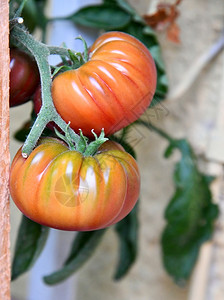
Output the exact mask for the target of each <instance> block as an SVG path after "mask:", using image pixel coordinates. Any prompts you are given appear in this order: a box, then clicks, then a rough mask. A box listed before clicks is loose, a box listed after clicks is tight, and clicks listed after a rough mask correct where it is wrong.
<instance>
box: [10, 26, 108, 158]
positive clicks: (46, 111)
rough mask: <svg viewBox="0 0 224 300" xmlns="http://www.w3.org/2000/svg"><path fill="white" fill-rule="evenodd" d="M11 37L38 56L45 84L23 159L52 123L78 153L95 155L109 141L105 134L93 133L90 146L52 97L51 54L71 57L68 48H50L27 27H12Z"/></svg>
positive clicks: (42, 82)
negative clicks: (65, 118) (57, 107)
mask: <svg viewBox="0 0 224 300" xmlns="http://www.w3.org/2000/svg"><path fill="white" fill-rule="evenodd" d="M11 37H12V38H13V39H14V40H15V41H16V42H17V43H18V44H20V45H21V44H22V45H23V46H24V47H25V48H26V49H27V50H28V51H29V52H31V54H32V55H33V56H34V58H35V60H36V63H37V65H38V68H39V73H40V81H41V95H42V107H41V110H40V112H39V114H38V116H37V118H36V120H35V122H34V124H33V126H32V128H31V131H30V133H29V135H28V136H27V139H26V141H25V143H24V145H23V149H22V155H23V157H24V158H27V157H28V156H29V154H30V153H31V152H32V150H33V148H34V147H35V145H36V143H37V141H38V140H39V138H40V136H41V134H42V132H43V130H44V128H45V127H46V125H47V124H48V123H49V122H51V121H53V122H54V123H55V124H57V125H58V126H59V127H60V128H61V129H62V131H63V132H65V133H69V136H70V137H71V140H72V141H73V143H74V145H75V149H76V150H77V151H79V152H82V153H84V155H91V154H94V153H95V152H96V149H97V148H98V147H99V146H100V145H101V144H102V143H103V142H105V141H106V140H107V139H106V138H104V133H103V132H102V134H101V135H100V137H99V138H97V137H96V135H95V134H94V133H93V134H94V136H95V138H96V140H95V141H93V142H91V143H90V144H89V145H87V143H86V138H84V137H80V136H79V135H78V134H77V133H75V132H74V131H73V130H72V129H71V128H70V127H69V126H68V124H67V123H66V122H65V121H64V120H63V119H62V118H61V116H60V115H59V114H58V113H57V111H56V109H55V106H54V104H53V100H52V96H51V77H52V75H51V68H50V65H49V64H48V56H49V55H51V54H58V55H62V56H67V57H70V54H69V51H68V50H67V49H66V48H61V47H48V46H47V45H45V44H43V43H41V42H38V41H36V40H35V39H34V38H33V36H32V35H30V34H29V33H27V32H26V31H25V30H24V28H23V27H21V26H19V24H17V25H15V26H14V27H13V28H12V30H11ZM84 45H85V56H84V59H86V58H87V56H86V55H87V54H86V51H87V46H86V44H85V43H84ZM87 149H88V150H87Z"/></svg>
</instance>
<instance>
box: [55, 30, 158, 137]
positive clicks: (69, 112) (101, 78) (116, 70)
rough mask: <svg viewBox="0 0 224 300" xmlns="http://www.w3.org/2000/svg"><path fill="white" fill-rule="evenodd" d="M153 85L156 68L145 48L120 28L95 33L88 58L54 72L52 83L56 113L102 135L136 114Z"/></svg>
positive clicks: (85, 130)
mask: <svg viewBox="0 0 224 300" xmlns="http://www.w3.org/2000/svg"><path fill="white" fill-rule="evenodd" d="M155 89H156V68H155V64H154V61H153V59H152V57H151V54H150V53H149V51H148V49H147V48H146V47H145V46H144V45H143V44H142V43H141V42H140V41H138V40H137V39H136V38H134V37H132V36H130V35H128V34H125V33H122V32H108V33H105V34H103V35H102V36H100V37H99V38H98V39H97V40H96V41H95V43H94V44H93V46H92V47H91V48H90V50H89V61H87V62H86V63H84V64H83V65H82V66H81V67H79V68H78V69H75V70H70V71H66V72H64V73H61V74H59V75H58V76H57V77H56V78H55V79H54V80H53V83H52V98H53V101H54V105H55V107H56V109H57V111H58V113H59V114H60V115H61V116H62V118H63V119H64V120H65V121H66V122H71V123H70V126H71V128H73V129H74V130H75V131H78V130H79V128H81V129H82V131H83V133H84V134H85V135H86V136H90V135H91V129H92V128H94V130H95V132H96V133H97V134H99V133H100V132H101V129H102V128H104V130H105V133H106V135H109V134H112V133H114V132H116V131H118V130H119V129H121V128H123V127H125V126H127V125H129V124H130V123H132V122H133V121H135V120H137V119H138V118H139V117H140V115H141V114H142V113H143V112H144V111H145V110H146V108H147V107H148V106H149V104H150V102H151V100H152V98H153V95H154V92H155Z"/></svg>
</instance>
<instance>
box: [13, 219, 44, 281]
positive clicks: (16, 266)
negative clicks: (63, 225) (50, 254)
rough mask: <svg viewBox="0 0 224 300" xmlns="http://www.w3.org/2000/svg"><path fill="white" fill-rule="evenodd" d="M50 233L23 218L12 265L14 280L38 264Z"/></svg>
mask: <svg viewBox="0 0 224 300" xmlns="http://www.w3.org/2000/svg"><path fill="white" fill-rule="evenodd" d="M48 232H49V228H47V227H45V226H42V225H40V224H37V223H35V222H33V221H31V220H30V219H28V218H26V217H25V216H23V217H22V221H21V224H20V227H19V233H18V236H17V241H16V247H15V254H14V258H13V263H12V280H14V279H16V278H17V277H19V276H20V275H22V274H23V273H25V272H26V271H28V270H29V269H30V268H31V267H32V265H33V264H34V263H35V262H36V260H37V258H38V257H39V255H40V254H41V252H42V250H43V248H44V245H45V243H46V240H47V237H48Z"/></svg>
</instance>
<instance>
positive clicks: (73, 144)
mask: <svg viewBox="0 0 224 300" xmlns="http://www.w3.org/2000/svg"><path fill="white" fill-rule="evenodd" d="M69 125H70V123H68V124H67V127H66V130H65V134H64V135H63V134H61V133H60V132H59V131H58V130H57V129H56V128H55V129H54V130H55V134H56V135H57V137H58V138H60V139H61V140H63V141H64V142H65V143H66V144H67V145H68V147H69V149H70V150H71V151H78V152H80V153H82V155H83V156H92V155H94V154H95V153H96V152H97V150H98V149H99V147H100V146H101V145H102V144H104V143H105V142H106V141H107V140H108V138H106V137H105V133H104V129H102V131H101V133H100V135H99V136H97V135H96V134H95V132H94V129H92V130H91V132H92V134H93V135H94V138H95V140H94V141H92V142H90V143H88V138H87V137H86V136H84V135H83V133H82V130H81V129H79V135H80V139H79V141H78V142H77V141H75V140H74V139H73V138H72V136H71V134H70V132H69Z"/></svg>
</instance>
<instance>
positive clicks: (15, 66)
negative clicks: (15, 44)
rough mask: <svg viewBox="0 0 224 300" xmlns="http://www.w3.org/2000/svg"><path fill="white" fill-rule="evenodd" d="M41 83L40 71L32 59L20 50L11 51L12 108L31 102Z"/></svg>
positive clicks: (10, 101) (10, 100) (13, 49)
mask: <svg viewBox="0 0 224 300" xmlns="http://www.w3.org/2000/svg"><path fill="white" fill-rule="evenodd" d="M39 81H40V79H39V71H38V68H37V65H36V63H35V62H34V61H33V60H32V58H31V57H30V56H29V55H28V54H26V53H24V52H22V51H21V50H19V49H16V48H12V49H10V98H9V103H10V107H12V106H17V105H20V104H23V103H25V102H27V101H28V100H30V98H31V97H32V95H33V93H34V92H35V90H36V88H37V86H38V84H39Z"/></svg>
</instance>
